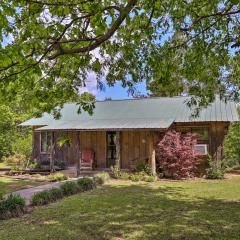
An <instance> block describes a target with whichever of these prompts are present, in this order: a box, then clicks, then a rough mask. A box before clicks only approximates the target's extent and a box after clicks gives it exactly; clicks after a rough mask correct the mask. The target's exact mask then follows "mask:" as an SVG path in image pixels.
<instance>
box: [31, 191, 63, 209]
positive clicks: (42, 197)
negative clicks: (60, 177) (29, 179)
mask: <svg viewBox="0 0 240 240" xmlns="http://www.w3.org/2000/svg"><path fill="white" fill-rule="evenodd" d="M62 197H63V192H62V190H61V189H59V188H52V189H50V190H45V191H42V192H39V193H36V194H34V196H33V198H32V205H33V206H40V205H46V204H48V203H51V202H55V201H56V200H58V199H60V198H62Z"/></svg>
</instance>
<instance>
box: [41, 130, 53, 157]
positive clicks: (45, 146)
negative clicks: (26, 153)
mask: <svg viewBox="0 0 240 240" xmlns="http://www.w3.org/2000/svg"><path fill="white" fill-rule="evenodd" d="M51 136H52V135H51V133H50V132H41V152H50V150H51Z"/></svg>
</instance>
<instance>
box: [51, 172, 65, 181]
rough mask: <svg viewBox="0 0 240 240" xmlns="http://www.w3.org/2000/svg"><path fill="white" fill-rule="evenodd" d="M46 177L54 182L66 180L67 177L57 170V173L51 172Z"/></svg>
mask: <svg viewBox="0 0 240 240" xmlns="http://www.w3.org/2000/svg"><path fill="white" fill-rule="evenodd" d="M47 179H48V180H50V181H52V182H56V181H64V180H67V179H68V177H67V176H65V175H64V174H63V173H61V172H57V173H53V174H50V175H48V176H47Z"/></svg>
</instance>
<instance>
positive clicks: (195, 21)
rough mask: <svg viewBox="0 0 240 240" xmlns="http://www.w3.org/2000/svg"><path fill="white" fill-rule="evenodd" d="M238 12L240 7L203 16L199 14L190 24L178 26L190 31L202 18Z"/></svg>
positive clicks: (182, 29)
mask: <svg viewBox="0 0 240 240" xmlns="http://www.w3.org/2000/svg"><path fill="white" fill-rule="evenodd" d="M238 13H240V9H238V10H235V11H229V10H228V9H227V10H225V11H220V12H216V13H212V14H208V15H204V16H200V17H199V18H197V19H196V20H194V21H193V23H192V24H191V26H189V27H186V28H180V30H181V31H185V32H187V31H190V30H191V29H192V28H193V26H194V25H196V24H197V23H199V22H201V21H202V20H203V19H206V18H209V17H216V16H220V17H223V16H228V15H234V14H238Z"/></svg>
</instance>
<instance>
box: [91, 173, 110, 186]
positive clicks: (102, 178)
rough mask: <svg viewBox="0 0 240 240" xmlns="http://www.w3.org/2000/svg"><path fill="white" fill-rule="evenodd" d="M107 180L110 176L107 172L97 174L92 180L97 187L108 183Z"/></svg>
mask: <svg viewBox="0 0 240 240" xmlns="http://www.w3.org/2000/svg"><path fill="white" fill-rule="evenodd" d="M109 179H110V176H109V174H108V173H107V172H102V173H98V174H96V175H95V176H94V178H93V180H94V181H95V183H96V184H97V185H103V184H104V183H105V182H107V181H109Z"/></svg>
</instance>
